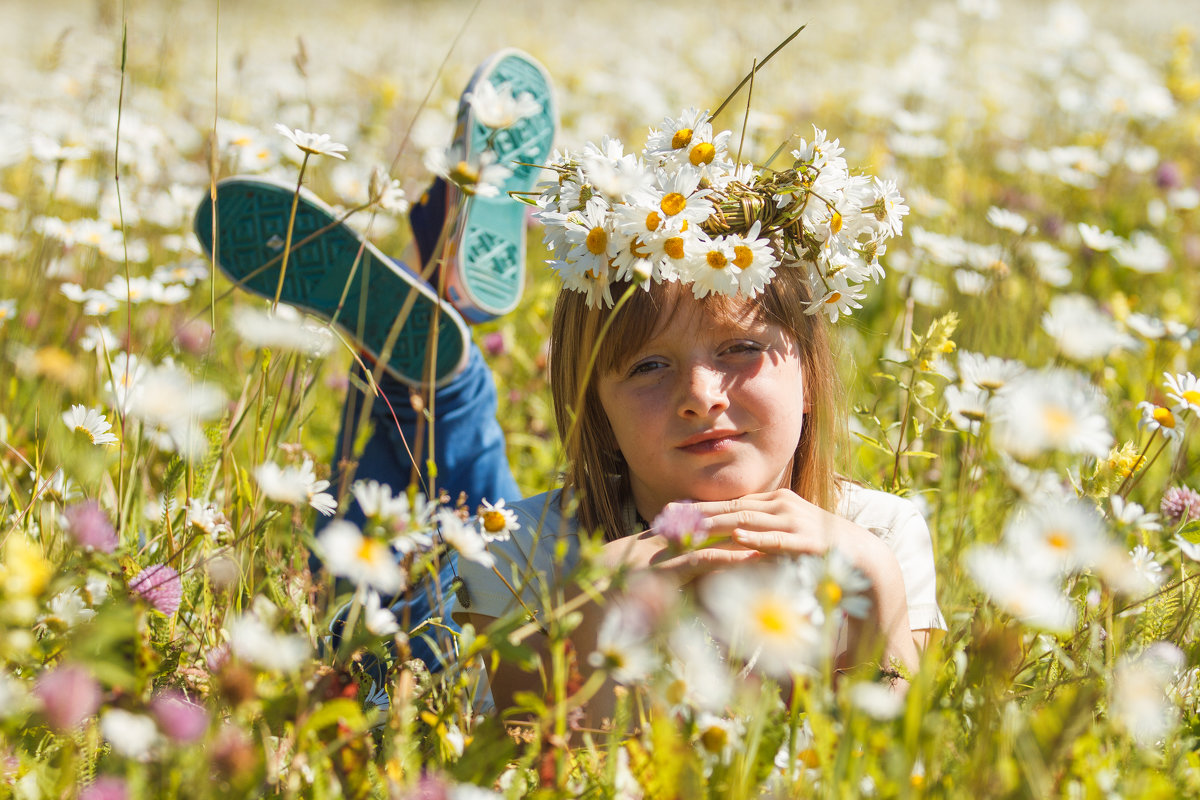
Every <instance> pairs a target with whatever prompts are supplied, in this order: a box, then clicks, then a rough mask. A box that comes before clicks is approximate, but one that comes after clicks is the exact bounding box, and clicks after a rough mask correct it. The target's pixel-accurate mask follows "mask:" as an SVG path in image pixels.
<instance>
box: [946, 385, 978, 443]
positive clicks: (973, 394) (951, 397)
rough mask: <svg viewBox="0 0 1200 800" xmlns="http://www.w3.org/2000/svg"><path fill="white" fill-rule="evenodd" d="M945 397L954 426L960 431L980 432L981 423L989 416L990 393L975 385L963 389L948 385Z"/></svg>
mask: <svg viewBox="0 0 1200 800" xmlns="http://www.w3.org/2000/svg"><path fill="white" fill-rule="evenodd" d="M943 397H944V399H945V400H946V410H947V411H948V412H949V414H950V421H951V422H952V423H954V427H956V428H958V429H959V430H960V431H970V432H971V433H974V434H978V433H979V429H980V425H981V423H982V422H983V421H984V420H985V419H987V418H988V416H989V412H988V405H989V402H990V397H989V396H988V393H987V392H986V391H984V390H983V389H979V388H977V387H974V386H968V387H965V388H961V389H960V388H959V387H957V386H947V387H946V392H945V394H944V395H943Z"/></svg>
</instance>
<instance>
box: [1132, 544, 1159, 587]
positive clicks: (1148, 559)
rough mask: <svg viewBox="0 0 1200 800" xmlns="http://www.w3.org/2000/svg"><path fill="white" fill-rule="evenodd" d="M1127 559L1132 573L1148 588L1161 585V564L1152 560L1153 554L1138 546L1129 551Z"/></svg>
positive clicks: (1144, 547)
mask: <svg viewBox="0 0 1200 800" xmlns="http://www.w3.org/2000/svg"><path fill="white" fill-rule="evenodd" d="M1129 559H1130V561H1131V562H1132V563H1133V571H1134V572H1135V573H1137V574H1138V575H1139V576H1141V578H1142V579H1143V580H1144V581H1145V582H1146V583H1147V584H1148V585H1149V586H1150V587H1155V586H1158V585H1159V584H1160V583H1162V579H1163V568H1162V564H1160V563H1158V562H1157V561H1156V560H1155V559H1154V553H1153V552H1151V551H1150V548H1148V547H1146V545H1144V544H1139V545H1138V546H1137V547H1134V548H1133V549H1132V550H1130V551H1129Z"/></svg>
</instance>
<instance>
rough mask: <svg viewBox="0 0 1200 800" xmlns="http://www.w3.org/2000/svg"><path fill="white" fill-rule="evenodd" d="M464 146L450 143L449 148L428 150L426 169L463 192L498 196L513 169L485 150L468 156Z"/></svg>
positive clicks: (493, 153)
mask: <svg viewBox="0 0 1200 800" xmlns="http://www.w3.org/2000/svg"><path fill="white" fill-rule="evenodd" d="M463 148H464V146H463V145H462V144H461V143H459V144H452V145H450V147H449V149H441V148H432V149H430V150H426V151H425V157H424V163H425V168H426V169H427V170H429V171H430V172H432V173H434V174H435V175H440V176H441V177H443V178H445V179H446V180H448V181H450V182H451V183H453V184H455V185H456V186H457V187H458V188H459V189H461V190H462V191H463V193H465V194H468V195H476V194H477V195H479V196H480V197H496V196H498V195H499V194H500V188H499V187H500V185H501V184H503V183H504V181H505V180H507V179H508V178H509V177H511V176H512V170H511V169H510V168H509V167H507V166H505V165H503V164H497V163H496V153H495V152H494V151H492V150H484V151H483V152H482V153H480V154H479V155H478V156H477V157H475V158H474V159H468V158H467V156H466V153H465V152H464V149H463Z"/></svg>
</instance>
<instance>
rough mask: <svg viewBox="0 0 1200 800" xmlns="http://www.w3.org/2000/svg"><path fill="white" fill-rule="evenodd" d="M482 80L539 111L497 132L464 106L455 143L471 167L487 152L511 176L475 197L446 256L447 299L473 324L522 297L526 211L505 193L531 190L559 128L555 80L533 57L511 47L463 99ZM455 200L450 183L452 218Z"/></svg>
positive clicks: (483, 70)
mask: <svg viewBox="0 0 1200 800" xmlns="http://www.w3.org/2000/svg"><path fill="white" fill-rule="evenodd" d="M485 81H486V82H488V83H490V84H492V85H493V86H495V87H496V88H497V89H499V88H501V87H507V89H508V90H509V91H511V93H512V94H513V96H514V97H516V96H520V95H521V93H522V92H528V93H529V94H530V95H531V96H532V97H533V99H534V100H535V101H536V102H537V103H538V104H539V105H540V106H541V110H540V111H539V112H538V113H536V114H533V115H532V116H528V117H525V118H523V119H520V120H518V121H517V122H516V123H514V124H513V125H511V126H510V127H507V128H500V129H495V128H489V127H487V126H485V125H484V124H483V123H482V122H480V121H479V120H478V119H476V116H475V114H474V112H473V110H472V108H471V104H470V103H469V102H467V101H466V100H465V99H464V100H462V101H460V102H459V106H458V124H457V126H456V131H455V141H456V142H461V143H462V145H463V148H464V151H465V158H466V160H467V162H468V163H474V162H475V160H476V159H477V158H478V156H479V154H480V153H482V152H483V151H484V150H486V149H488V148H490V149H491V150H492V151H493V152H494V153H495V154H496V163H497V164H500V165H502V166H505V167H508V168H509V169H511V170H512V175H511V176H510V177H509V178H508V179H507V180H505V181H504V183H503V184H502V185H500V186H499V187H497V188H499V190H500V192H499V194H498V195H497V196H495V197H481V196H479V195H475V196H473V197H471V198H470V202H469V203H468V204H467V208H466V212H465V213H464V214H461V215H459V217H458V219H456V220H455V222H454V228H453V229H452V231H451V235H450V247H449V251H450V252H449V257H448V258H447V259H446V262H445V263H444V264H443V265H442V270H443V272H444V274H445V297H446V299H447V300H449V301H450V303H451V304H452V305H453V306H454V307H455V308H456V309H458V311H459V313H461V314H462V315H463V316H464V317H466V318H467V320H468V321H470V322H486V321H487V320H489V319H494V318H495V317H499V316H503V315H504V314H507V313H508V312H510V311H512V310H513V309H514V308H516V307H517V303H518V302H519V301H520V299H521V292H522V291H523V289H524V287H525V213H526V211H527V210H528V208H529V207H528V206H527V205H526V204H524V203H521V202H519V201H517V200H514V199H513V198H512V197H510V196H509V194H508V193H509V192H528V191H531V190H532V189H533V188H534V186H535V184H536V183H537V180H538V174H539V172H541V165H543V164H545V163H546V161H547V159H548V158H549V156H550V149H551V147H552V146H553V144H554V136H555V133H556V131H557V129H558V123H557V109H556V106H555V102H554V92H553V89H552V87H551V84H550V75H549V73H548V72H546V69H545V68H544V67H543V66H542V65H541V64H539V63H538V62H537V61H536V60H534V58H533V57H532V56H530V55H528V54H527V53H523V52H521V51H520V50H514V49H506V50H501V51H500V52H498V53H495V54H493V55H492V56H491V57H489V58H488V59H487V60H486V61H484V62H483V63H482V64H481V65H480V66H479V68H478V69H476V70H475V74H474V75H473V76H472V77H471V81H470V83H468V84H467V88H466V89H465V90H464V91H463V95H464V97H465V95H467V94H469V93H471V92H472V91H473V90H474V89H475V88H476V87H478V86H479V85H480V84H481V83H483V82H485ZM517 162H520V163H517ZM458 194H459V192H458V190H457V189H456V188H455V187H453V185H451V186H450V187H449V191H447V192H446V195H447V197H446V202H447V208H448V209H449V210H450V212H451V213H453V209H455V208H456V207H457V204H458V199H459V198H458Z"/></svg>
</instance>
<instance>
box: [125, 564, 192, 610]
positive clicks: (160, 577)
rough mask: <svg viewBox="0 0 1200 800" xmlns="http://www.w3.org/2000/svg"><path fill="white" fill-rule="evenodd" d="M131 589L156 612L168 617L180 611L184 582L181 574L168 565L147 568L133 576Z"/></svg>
mask: <svg viewBox="0 0 1200 800" xmlns="http://www.w3.org/2000/svg"><path fill="white" fill-rule="evenodd" d="M129 589H130V591H132V592H134V593H135V594H137V595H138V596H140V597H141V598H142V599H143V600H145V601H146V602H147V603H149V604H150V607H151V608H153V609H154V610H155V611H158V612H159V613H160V614H165V615H166V616H168V617H169V616H171V615H172V614H174V613H175V612H176V611H178V610H179V603H180V601H181V600H182V599H183V582H182V581H181V580H180V579H179V573H178V572H176V571H175V569H174V567H168V566H167V565H166V564H152V565H150V566H148V567H146V568H145V569H144V570H142V571H141V572H139V573H138V574H137V575H135V576H133V580H131V581H130V582H129Z"/></svg>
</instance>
